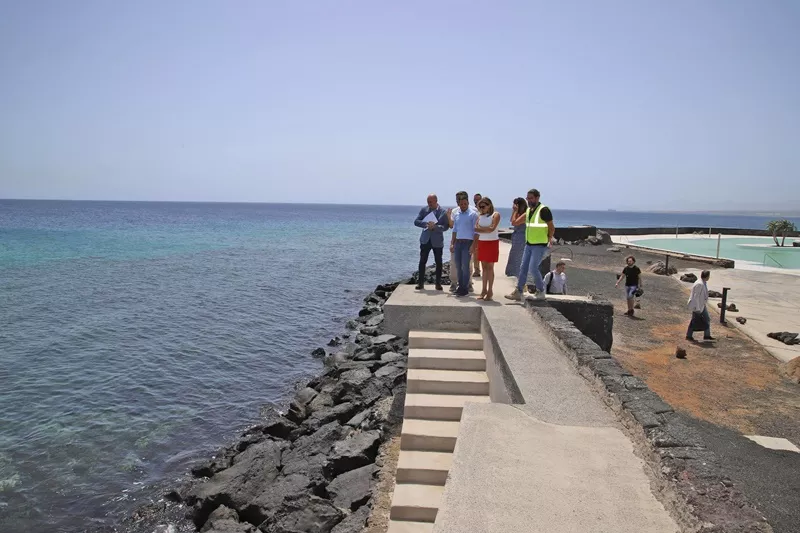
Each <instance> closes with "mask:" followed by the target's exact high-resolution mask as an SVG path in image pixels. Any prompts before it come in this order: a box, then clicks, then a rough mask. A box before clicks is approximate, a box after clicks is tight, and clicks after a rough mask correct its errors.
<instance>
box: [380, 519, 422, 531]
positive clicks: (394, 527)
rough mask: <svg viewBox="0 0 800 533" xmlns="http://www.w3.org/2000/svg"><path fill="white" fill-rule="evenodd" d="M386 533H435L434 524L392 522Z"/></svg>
mask: <svg viewBox="0 0 800 533" xmlns="http://www.w3.org/2000/svg"><path fill="white" fill-rule="evenodd" d="M386 533H433V524H432V523H431V522H404V521H400V520H390V521H389V529H388V530H387V531H386Z"/></svg>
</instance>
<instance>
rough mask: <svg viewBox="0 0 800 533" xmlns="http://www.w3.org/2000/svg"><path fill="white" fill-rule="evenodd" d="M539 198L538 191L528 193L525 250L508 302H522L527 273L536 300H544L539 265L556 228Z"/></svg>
mask: <svg viewBox="0 0 800 533" xmlns="http://www.w3.org/2000/svg"><path fill="white" fill-rule="evenodd" d="M540 198H541V194H540V193H539V191H538V190H536V189H531V190H530V191H528V198H527V199H528V209H527V210H526V211H525V250H524V252H523V253H522V263H521V264H520V267H519V274H518V276H517V287H516V289H514V291H513V292H512V293H511V294H508V295H506V298H508V299H509V300H516V301H519V300H522V292H523V290H524V289H525V281H527V278H528V273H529V272H530V273H531V274H533V281H534V283H535V284H536V298H537V299H539V300H544V299H545V293H544V280H543V279H542V273H541V271H540V270H539V264H540V263H541V262H542V259H544V257H545V255H547V252H548V251H549V249H550V248H551V247H552V246H553V235H554V234H555V232H556V227H555V224H554V223H553V214H552V213H551V212H550V208H549V207H547V206H546V205H544V204H543V203H541V202H540V201H539V199H540Z"/></svg>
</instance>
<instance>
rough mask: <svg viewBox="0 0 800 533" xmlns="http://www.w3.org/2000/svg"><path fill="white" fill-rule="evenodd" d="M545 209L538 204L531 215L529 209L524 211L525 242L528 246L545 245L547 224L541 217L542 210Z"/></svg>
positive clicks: (542, 205)
mask: <svg viewBox="0 0 800 533" xmlns="http://www.w3.org/2000/svg"><path fill="white" fill-rule="evenodd" d="M545 207H547V206H546V205H544V204H542V203H540V204H539V205H537V206H536V209H535V210H534V211H533V213H531V208H530V207H529V208H528V209H527V210H526V211H525V219H526V220H527V221H528V223H527V224H526V226H527V227H526V228H525V242H527V243H528V244H547V222H544V221H543V220H542V217H541V213H542V209H544V208H545Z"/></svg>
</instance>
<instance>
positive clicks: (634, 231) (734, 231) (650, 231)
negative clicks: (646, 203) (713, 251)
mask: <svg viewBox="0 0 800 533" xmlns="http://www.w3.org/2000/svg"><path fill="white" fill-rule="evenodd" d="M599 229H601V230H603V231H605V232H606V233H608V234H609V235H675V228H674V227H673V228H599ZM710 229H711V235H716V234H717V233H722V234H723V235H745V236H746V235H749V236H753V237H772V233H771V232H769V231H767V230H765V229H741V228H710ZM708 230H709V228H707V227H705V228H701V227H699V226H682V227H678V233H679V234H686V233H697V232H700V233H702V234H704V235H708ZM798 236H800V232H795V233H790V234H788V237H798ZM788 237H787V238H788Z"/></svg>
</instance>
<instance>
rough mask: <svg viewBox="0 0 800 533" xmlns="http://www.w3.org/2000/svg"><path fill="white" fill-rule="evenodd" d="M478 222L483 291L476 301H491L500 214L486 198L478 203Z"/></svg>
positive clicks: (497, 255)
mask: <svg viewBox="0 0 800 533" xmlns="http://www.w3.org/2000/svg"><path fill="white" fill-rule="evenodd" d="M478 213H480V216H479V217H478V221H477V222H476V223H475V232H476V233H477V234H478V254H477V255H478V261H480V262H481V267H482V268H483V290H481V295H480V296H478V300H491V299H492V296H494V291H493V290H492V289H493V288H494V265H495V263H497V261H498V260H499V259H500V231H499V230H498V226H500V213H499V212H497V211H495V210H494V204H493V203H492V200H491V199H489V197H488V196H484V197H483V198H481V199H480V200H479V201H478Z"/></svg>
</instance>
